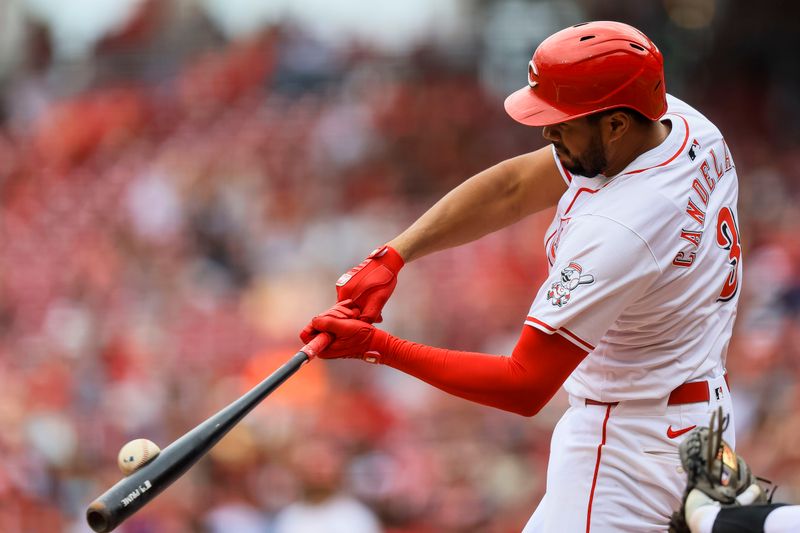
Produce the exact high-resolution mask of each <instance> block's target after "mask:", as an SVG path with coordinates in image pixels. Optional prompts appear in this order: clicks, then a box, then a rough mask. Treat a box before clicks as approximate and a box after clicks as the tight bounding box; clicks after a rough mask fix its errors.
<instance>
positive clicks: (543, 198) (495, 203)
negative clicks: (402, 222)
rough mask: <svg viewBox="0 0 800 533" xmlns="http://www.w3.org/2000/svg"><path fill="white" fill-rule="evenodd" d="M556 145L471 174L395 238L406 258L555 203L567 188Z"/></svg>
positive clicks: (494, 228) (462, 241) (395, 245)
mask: <svg viewBox="0 0 800 533" xmlns="http://www.w3.org/2000/svg"><path fill="white" fill-rule="evenodd" d="M565 187H566V186H565V185H564V183H563V181H562V180H561V177H560V175H559V174H558V171H557V169H556V168H555V163H554V162H553V160H552V155H551V153H550V148H543V149H541V150H538V151H536V152H533V153H530V154H525V155H522V156H519V157H515V158H513V159H509V160H506V161H503V162H501V163H499V164H497V165H495V166H493V167H491V168H488V169H486V170H484V171H483V172H481V173H479V174H477V175H475V176H473V177H472V178H470V179H468V180H467V181H465V182H464V183H462V184H461V185H459V186H458V187H456V188H455V189H453V190H452V191H450V192H449V193H448V194H447V195H446V196H444V198H442V199H441V200H439V201H438V202H437V203H436V204H435V205H434V206H433V207H431V208H430V209H429V210H428V211H427V212H426V213H425V214H424V215H422V216H421V217H420V218H419V219H418V220H417V221H416V222H414V224H412V225H411V226H410V227H409V228H408V229H407V230H405V231H404V232H403V233H401V234H400V235H399V236H397V237H396V238H395V239H393V240H392V241H390V242H389V245H390V246H392V247H393V248H394V249H395V250H397V251H398V253H399V254H400V255H401V256H402V257H403V259H405V261H406V262H410V261H413V260H415V259H418V258H420V257H423V256H425V255H427V254H430V253H432V252H436V251H439V250H444V249H447V248H452V247H454V246H458V245H461V244H465V243H468V242H471V241H474V240H476V239H479V238H480V237H483V236H484V235H487V234H489V233H492V232H494V231H497V230H499V229H501V228H504V227H506V226H509V225H511V224H513V223H514V222H517V221H519V220H521V219H522V218H524V217H526V216H528V215H530V214H532V213H536V212H538V211H541V210H542V209H546V208H548V207H551V206H553V205H555V203H556V202H557V201H558V198H559V197H560V196H561V194H562V193H563V191H564V189H565Z"/></svg>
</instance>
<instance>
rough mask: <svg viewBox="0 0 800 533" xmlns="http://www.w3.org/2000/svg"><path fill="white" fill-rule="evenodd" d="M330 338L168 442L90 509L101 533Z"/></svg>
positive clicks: (91, 519) (187, 464)
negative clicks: (173, 440) (156, 454)
mask: <svg viewBox="0 0 800 533" xmlns="http://www.w3.org/2000/svg"><path fill="white" fill-rule="evenodd" d="M315 341H316V342H315ZM328 342H329V339H328V338H327V337H326V336H325V335H324V334H321V335H318V336H317V338H315V339H314V341H312V342H311V343H309V344H308V345H306V346H304V347H303V348H302V350H301V351H299V352H297V353H296V354H295V355H294V357H292V358H291V359H290V360H289V361H288V362H286V363H285V364H284V365H283V366H282V367H280V368H279V369H278V370H276V371H275V372H273V373H272V375H270V376H269V377H268V378H267V379H265V380H264V381H262V382H261V383H259V384H258V385H256V386H255V387H253V388H252V389H250V390H249V391H248V392H247V393H245V394H244V395H243V396H242V397H240V398H239V399H237V400H236V401H234V402H233V403H231V404H230V405H228V406H227V407H225V408H223V409H222V410H220V411H219V412H218V413H216V414H215V415H213V416H211V417H210V418H208V419H207V420H206V421H204V422H203V423H201V424H199V425H198V426H197V427H195V428H194V429H192V430H191V431H189V432H188V433H186V434H185V435H183V436H182V437H181V438H179V439H178V440H176V441H175V442H173V443H172V444H170V445H169V446H167V447H166V448H165V449H164V450H162V451H161V453H160V454H158V456H157V457H156V458H155V459H153V460H152V461H150V462H149V463H147V464H145V465H144V466H142V467H141V468H139V469H138V470H136V471H135V472H133V473H132V474H131V475H129V476H128V477H126V478H123V479H121V480H120V481H118V482H117V484H116V485H114V486H113V487H111V488H110V489H108V490H107V491H106V492H105V493H104V494H103V495H102V496H100V497H99V498H97V499H96V500H95V501H93V502H92V503H91V504H90V505H89V507H88V508H87V510H86V521H87V522H88V523H89V527H91V528H92V529H93V530H94V531H96V532H97V533H108V532H109V531H112V530H113V529H114V528H116V527H117V526H118V525H119V524H121V523H122V522H123V521H124V520H125V519H127V518H128V517H129V516H131V515H132V514H133V513H135V512H136V511H138V510H139V509H141V508H142V507H143V506H144V505H146V504H147V503H148V502H149V501H150V500H152V499H153V498H155V497H156V496H158V495H159V494H160V493H161V492H162V491H163V490H164V489H166V488H167V487H169V486H170V485H171V484H172V483H173V482H174V481H175V480H176V479H178V478H179V477H180V476H182V475H183V474H184V473H185V472H186V471H187V470H189V468H191V467H192V465H194V464H195V463H196V462H197V461H198V460H200V458H201V457H203V455H205V454H206V453H207V452H208V450H210V449H211V448H212V447H213V446H214V445H215V444H216V443H217V442H218V441H219V440H220V439H221V438H222V437H224V436H225V434H227V433H228V432H229V431H230V430H231V429H232V428H233V427H234V426H235V425H236V424H237V423H238V422H239V421H240V420H241V419H242V418H244V416H245V415H247V413H249V412H250V411H252V410H253V408H255V406H256V405H258V404H259V403H260V402H261V401H262V400H263V399H264V398H266V397H267V396H268V395H269V394H270V393H271V392H272V391H274V390H275V389H277V388H278V387H279V386H280V385H281V384H282V383H283V382H284V381H286V380H287V379H289V377H291V376H292V375H293V374H294V373H295V372H297V370H298V369H299V368H300V366H301V365H302V364H303V363H305V362H306V361H308V359H309V356H311V357H313V356H314V355H316V352H317V351H318V350H321V349H322V348H324V346H325V344H327V343H328Z"/></svg>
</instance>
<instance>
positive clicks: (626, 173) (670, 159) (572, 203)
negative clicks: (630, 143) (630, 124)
mask: <svg viewBox="0 0 800 533" xmlns="http://www.w3.org/2000/svg"><path fill="white" fill-rule="evenodd" d="M669 114H670V115H674V116H676V117H678V118H679V119H681V120H682V121H683V123H684V125H685V126H686V135H685V136H684V137H683V144H681V147H680V148H678V151H677V152H675V153H674V154H672V157H670V158H669V159H667V160H666V161H664V162H663V163H659V164H657V165H653V166H651V167H647V168H640V169H638V170H631V171H629V172H625V173H623V174H619V175H620V176H627V175H628V174H638V173H640V172H644V171H645V170H650V169H651V168H658V167H663V166H664V165H668V164H669V163H671V162H672V161H674V160H675V158H676V157H678V156H679V155H680V154H681V152H683V149H684V148H686V143H687V142H688V141H689V122H688V121H687V120H686V119H685V118H683V117H682V116H681V115H678V114H675V113H669ZM558 162H559V163H561V160H560V159H559V161H558ZM561 167H562V168H563V167H564V165H563V164H562V165H561ZM564 171H565V172H566V169H564ZM612 182H613V179H612V180H611V181H608V182H606V183H605V185H603V187H600V189H589V188H587V187H581V188H580V189H578V190H577V191H576V192H575V196H574V197H573V198H572V201H571V202H570V203H569V206H568V207H567V210H566V211H564V216H566V215H567V213H569V212H570V210H571V209H572V206H573V205H574V204H575V201H576V200H577V199H578V196H580V194H581V193H582V192H586V193H589V194H594V193H596V192H598V191H600V190H601V189H603V188H604V187H605V186H606V185H609V184H611V183H612ZM570 183H572V177H571V176H570Z"/></svg>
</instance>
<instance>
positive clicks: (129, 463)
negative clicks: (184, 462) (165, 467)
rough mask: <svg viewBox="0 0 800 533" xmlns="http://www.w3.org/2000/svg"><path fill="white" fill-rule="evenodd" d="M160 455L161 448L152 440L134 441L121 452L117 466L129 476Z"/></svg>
mask: <svg viewBox="0 0 800 533" xmlns="http://www.w3.org/2000/svg"><path fill="white" fill-rule="evenodd" d="M159 453H161V448H159V447H158V446H157V445H156V443H154V442H153V441H151V440H147V439H136V440H132V441H130V442H129V443H127V444H126V445H125V446H123V447H122V449H121V450H120V451H119V455H118V456H117V465H118V466H119V469H120V470H121V471H122V473H123V474H125V475H126V476H129V475H131V474H132V473H133V472H135V471H136V470H137V469H138V468H139V467H141V466H142V465H144V464H147V463H148V462H150V461H152V460H153V459H155V458H156V456H157V455H158V454H159Z"/></svg>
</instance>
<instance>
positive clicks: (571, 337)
mask: <svg viewBox="0 0 800 533" xmlns="http://www.w3.org/2000/svg"><path fill="white" fill-rule="evenodd" d="M528 320H529V321H531V322H534V323H536V324H539V325H540V326H542V327H543V328H545V329H546V330H547V331H550V332H551V333H558V334H560V335H562V336H565V337H569V339H568V340H572V342H574V343H575V344H577V345H578V346H580V347H581V348H583V349H584V350H585V349H587V348H588V349H589V351H590V352H591V351H593V350H594V348H595V347H594V346H593V345H591V344H589V343H588V342H586V341H585V340H583V339H581V338H580V337H578V336H577V335H575V334H574V333H572V332H571V331H570V330H568V329H567V328H554V327H553V326H551V325H550V324H548V323H546V322H542V321H541V320H539V319H538V318H534V317H532V316H529V317H528Z"/></svg>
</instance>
